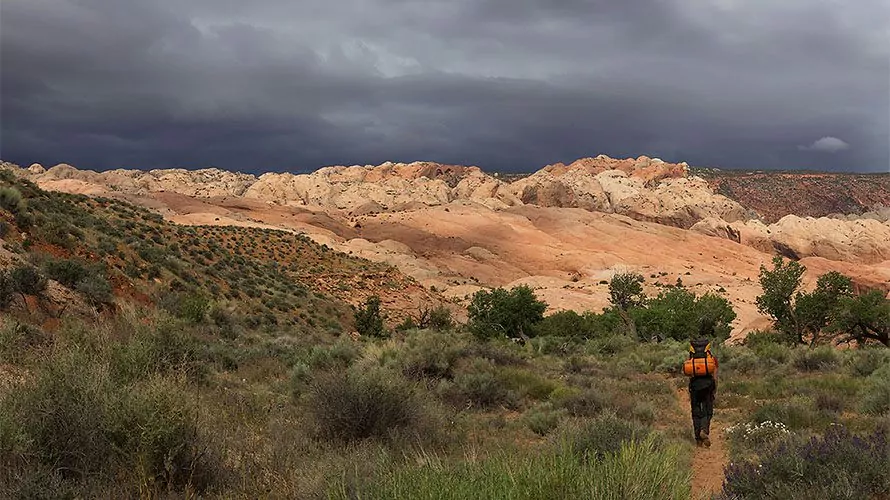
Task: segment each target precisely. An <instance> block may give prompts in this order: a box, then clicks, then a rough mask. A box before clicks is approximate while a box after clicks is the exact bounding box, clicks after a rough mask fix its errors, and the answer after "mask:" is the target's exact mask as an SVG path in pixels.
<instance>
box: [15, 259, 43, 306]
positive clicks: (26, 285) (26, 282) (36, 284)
mask: <svg viewBox="0 0 890 500" xmlns="http://www.w3.org/2000/svg"><path fill="white" fill-rule="evenodd" d="M9 278H10V280H11V281H12V287H13V289H14V290H15V291H16V292H18V293H19V294H20V295H21V296H22V301H23V302H24V303H25V307H27V300H26V298H25V297H26V296H27V295H34V296H36V297H40V296H42V295H43V292H44V291H45V290H46V278H45V277H44V276H43V275H42V274H40V272H38V271H37V269H36V268H34V267H31V266H28V265H21V266H17V267H14V268H13V269H12V270H11V271H10V272H9Z"/></svg>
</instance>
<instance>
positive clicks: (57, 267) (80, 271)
mask: <svg viewBox="0 0 890 500" xmlns="http://www.w3.org/2000/svg"><path fill="white" fill-rule="evenodd" d="M43 272H45V273H46V275H47V276H48V277H49V278H50V279H54V280H56V281H58V282H59V283H61V284H62V285H64V286H66V287H68V288H74V286H75V285H77V282H78V281H80V280H82V279H84V278H85V277H86V276H87V275H88V274H89V272H88V271H87V269H86V267H85V266H84V265H83V264H81V263H80V262H77V261H75V260H70V259H58V260H56V259H51V260H48V261H46V262H45V263H44V264H43Z"/></svg>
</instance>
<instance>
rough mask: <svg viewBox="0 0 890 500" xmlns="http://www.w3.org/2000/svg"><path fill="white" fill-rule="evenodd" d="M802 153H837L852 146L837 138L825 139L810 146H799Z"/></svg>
mask: <svg viewBox="0 0 890 500" xmlns="http://www.w3.org/2000/svg"><path fill="white" fill-rule="evenodd" d="M798 148H799V149H800V150H802V151H818V152H820V153H837V152H838V151H843V150H845V149H850V145H849V144H847V143H846V142H844V141H843V140H841V139H838V138H837V137H823V138H821V139H819V140H818V141H816V142H814V143H812V144H810V145H809V146H798Z"/></svg>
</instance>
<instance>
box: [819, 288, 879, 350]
mask: <svg viewBox="0 0 890 500" xmlns="http://www.w3.org/2000/svg"><path fill="white" fill-rule="evenodd" d="M829 329H830V330H831V331H834V332H846V333H847V334H848V335H849V337H850V338H851V339H853V340H856V341H858V342H861V343H865V342H867V341H870V340H873V341H877V342H880V343H882V344H884V345H885V346H887V347H890V300H888V299H887V297H886V296H885V295H884V293H883V292H881V291H879V290H872V291H870V292H868V293H865V294H863V295H859V296H857V297H851V296H844V297H841V298H840V300H839V301H838V307H837V309H836V310H835V314H834V317H833V321H832V323H831V325H830V326H829Z"/></svg>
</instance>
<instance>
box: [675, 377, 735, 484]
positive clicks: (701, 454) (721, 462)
mask: <svg viewBox="0 0 890 500" xmlns="http://www.w3.org/2000/svg"><path fill="white" fill-rule="evenodd" d="M677 395H678V396H679V404H680V407H681V408H682V410H683V414H684V415H687V416H688V415H689V414H690V409H689V408H690V406H689V405H690V403H689V392H688V391H687V390H686V388H682V389H680V390H678V391H677ZM687 421H688V425H689V432H690V434H691V433H692V419H691V417H687ZM710 437H711V447H710V448H705V447H702V448H695V452H694V455H693V457H692V499H693V500H699V499H710V498H711V496H712V495H714V494H716V493H719V492H720V491H721V489H722V488H723V469H724V468H725V467H726V464H727V462H728V459H727V456H728V455H727V450H726V446H725V445H726V443H725V440H724V436H723V428H722V426H721V425H720V418H719V415H717V414H716V413H715V415H714V418H713V419H711V434H710Z"/></svg>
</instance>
